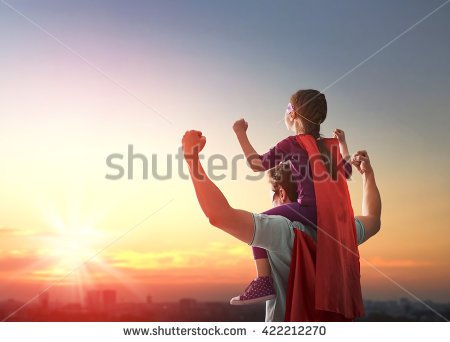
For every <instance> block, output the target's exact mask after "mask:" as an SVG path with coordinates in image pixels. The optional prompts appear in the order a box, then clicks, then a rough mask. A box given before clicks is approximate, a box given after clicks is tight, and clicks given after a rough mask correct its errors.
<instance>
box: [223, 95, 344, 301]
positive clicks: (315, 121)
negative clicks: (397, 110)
mask: <svg viewBox="0 0 450 342" xmlns="http://www.w3.org/2000/svg"><path fill="white" fill-rule="evenodd" d="M326 117H327V101H326V99H325V95H323V94H321V93H320V92H319V91H317V90H313V89H306V90H299V91H297V92H296V93H295V94H293V95H292V96H291V99H290V102H289V104H288V107H287V109H286V112H285V118H284V119H285V123H286V127H287V128H288V130H289V131H292V132H294V133H295V134H296V135H299V134H309V135H312V136H313V137H314V138H316V139H317V140H316V141H317V146H318V149H319V151H320V153H321V158H322V159H323V161H324V163H325V167H326V169H327V171H328V173H329V174H330V175H332V178H333V179H336V178H335V173H336V172H337V169H336V166H333V165H334V164H333V161H332V160H331V154H330V151H328V149H327V148H326V146H325V143H324V142H323V141H322V140H321V135H320V125H321V124H322V123H323V122H324V121H325V119H326ZM247 128H248V123H247V122H246V121H245V120H244V119H241V120H238V121H236V122H235V124H234V125H233V130H234V131H235V133H236V136H237V138H238V140H239V143H240V145H241V148H242V151H243V152H244V154H245V156H246V158H247V161H248V163H249V165H250V167H251V169H252V170H253V171H255V172H259V171H266V170H268V169H271V168H273V167H275V166H276V165H278V164H279V163H281V162H285V161H290V166H291V172H292V176H293V179H294V180H295V181H296V182H297V201H296V202H294V203H289V204H284V205H281V206H278V207H275V208H273V209H270V210H268V211H266V212H264V214H267V215H281V216H284V217H286V218H288V219H289V220H291V221H298V222H300V223H302V224H305V225H309V226H313V227H315V226H316V224H317V212H316V199H315V193H314V184H313V179H312V175H311V171H310V167H309V158H308V155H307V153H306V151H304V150H303V149H302V148H301V147H300V145H299V144H298V142H297V139H296V136H289V137H287V138H286V139H284V140H282V141H280V142H279V143H278V144H277V145H276V146H275V147H273V148H272V149H270V150H269V151H268V152H267V153H265V154H263V155H259V154H258V153H257V152H256V151H255V149H254V148H253V146H252V144H251V143H250V141H249V139H248V137H247ZM333 135H334V137H335V138H337V139H338V141H339V149H340V153H341V155H342V157H343V160H344V163H345V164H344V170H345V173H346V177H347V178H349V177H350V175H351V172H352V166H351V164H350V163H349V162H348V160H349V158H350V156H349V153H348V149H347V144H346V141H345V134H344V132H343V131H342V130H339V129H336V130H335V131H333ZM280 191H284V190H283V189H280ZM279 195H280V194H279ZM284 195H285V196H286V195H287V194H284ZM253 256H254V259H255V266H256V272H257V277H256V279H254V280H253V281H252V282H251V283H250V284H249V285H248V287H247V288H246V290H245V291H244V293H243V294H242V295H240V296H237V297H234V298H232V299H231V301H230V304H232V305H245V304H253V303H258V302H262V301H266V300H269V299H273V298H275V297H276V294H275V290H274V288H273V281H272V277H271V270H270V264H269V261H268V257H267V252H266V250H264V249H261V248H258V247H253Z"/></svg>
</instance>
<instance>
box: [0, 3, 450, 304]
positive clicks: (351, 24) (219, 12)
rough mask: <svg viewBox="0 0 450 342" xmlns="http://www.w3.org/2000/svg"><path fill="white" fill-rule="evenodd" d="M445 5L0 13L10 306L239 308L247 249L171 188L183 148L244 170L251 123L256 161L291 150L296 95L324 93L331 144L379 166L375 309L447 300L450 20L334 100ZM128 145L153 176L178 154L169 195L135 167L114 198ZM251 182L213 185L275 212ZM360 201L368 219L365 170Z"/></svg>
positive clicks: (421, 33)
mask: <svg viewBox="0 0 450 342" xmlns="http://www.w3.org/2000/svg"><path fill="white" fill-rule="evenodd" d="M442 3H444V0H439V1H438V0H429V1H415V0H414V1H409V0H408V1H407V0H402V1H395V3H393V2H392V1H360V0H358V1H357V0H354V1H343V2H336V1H325V0H323V1H300V0H297V1H287V0H286V1H265V0H258V1H256V0H255V1H250V0H246V1H221V2H219V1H213V2H211V1H206V0H205V1H191V0H190V1H181V0H179V1H133V2H127V1H95V2H92V1H84V0H83V1H39V2H35V1H25V0H23V1H22V0H21V1H13V0H7V1H2V0H0V63H1V68H0V155H1V166H0V300H3V299H7V298H16V299H20V300H27V299H29V298H31V297H32V296H34V295H35V294H36V293H37V292H38V291H40V290H42V289H44V288H46V286H48V285H49V284H52V283H53V282H55V281H57V283H55V284H54V287H53V288H52V291H54V293H55V296H57V293H60V295H58V296H61V297H60V298H59V299H60V300H61V301H64V300H80V299H82V296H83V291H84V290H86V289H89V288H94V287H95V288H116V289H118V290H119V298H120V299H123V300H129V299H131V298H138V299H140V300H143V299H144V298H145V297H146V296H147V295H151V296H153V298H154V300H156V301H160V300H178V299H179V298H181V297H193V298H197V299H200V300H218V301H227V300H229V297H230V296H235V295H238V294H239V293H240V292H241V291H242V290H243V289H244V287H245V286H246V285H247V283H248V282H249V281H250V280H251V279H252V278H253V277H254V271H253V262H252V256H251V250H250V248H249V247H248V246H246V245H245V244H243V243H240V242H239V241H237V240H234V239H233V238H231V237H228V236H226V235H225V234H224V233H222V232H221V231H219V230H218V229H216V228H214V227H212V226H210V225H209V223H208V220H207V219H206V218H205V217H204V215H203V214H202V212H201V210H200V207H199V205H198V203H197V201H196V199H195V194H194V190H193V187H192V185H191V183H190V181H189V180H186V179H183V178H182V177H180V175H179V174H178V169H177V160H176V159H175V155H176V154H177V151H178V148H179V146H180V141H181V137H182V134H183V133H184V131H185V130H187V129H199V130H202V131H203V134H204V135H205V136H206V137H207V139H208V143H207V146H206V148H205V151H204V155H205V157H206V158H207V157H210V156H212V155H214V154H222V155H224V156H225V157H226V158H227V159H228V161H229V163H231V159H232V158H233V156H235V155H237V154H239V153H241V151H240V148H239V145H238V143H237V140H236V138H235V136H234V133H233V131H232V129H231V126H232V124H233V122H234V121H235V120H236V119H239V118H241V117H244V118H246V120H247V121H248V122H249V136H250V139H251V141H252V142H253V143H254V146H255V148H256V150H257V151H258V152H260V153H263V152H265V151H267V150H268V149H269V148H270V147H272V146H273V145H274V144H275V143H276V142H278V141H279V140H281V139H283V138H284V137H286V136H287V135H289V134H290V133H289V132H287V130H286V128H285V126H284V124H283V123H282V118H283V115H284V110H285V108H286V105H287V103H288V101H289V97H290V95H291V94H292V93H293V92H294V91H296V90H297V89H302V88H315V89H319V90H323V89H326V90H325V91H324V93H325V94H326V97H327V100H328V118H327V120H326V122H325V123H324V124H323V125H322V133H323V134H324V135H327V136H330V133H331V131H332V129H334V128H341V129H343V130H345V132H346V135H347V140H348V143H349V148H350V150H351V152H355V151H356V150H358V149H367V150H368V152H369V154H370V156H371V159H372V162H373V165H374V168H375V173H376V177H377V181H378V184H379V188H380V191H381V194H382V200H383V217H382V230H381V232H380V233H379V234H378V235H377V236H376V237H374V238H373V239H371V240H370V241H368V242H367V243H366V244H364V245H362V246H361V247H360V254H361V269H362V287H363V295H364V297H365V298H372V299H392V298H400V297H409V295H408V294H407V293H406V292H404V291H403V290H402V289H400V288H399V286H397V285H396V284H394V283H393V282H392V281H391V280H389V279H387V277H390V278H392V280H394V281H395V282H397V283H398V284H400V285H401V286H402V287H404V288H405V289H407V290H408V291H410V292H411V293H413V294H415V295H416V296H418V297H419V298H421V299H433V300H437V301H446V302H448V301H450V234H448V232H449V226H450V218H449V216H448V214H449V213H450V201H449V190H450V180H449V178H448V176H447V174H448V170H449V167H450V158H449V152H448V147H449V146H450V135H449V134H448V132H449V129H450V96H449V95H450V67H449V64H448V62H449V60H450V44H449V40H448V39H449V36H450V4H448V5H445V6H443V7H442V8H441V9H440V10H438V11H436V12H435V13H434V14H433V15H431V16H430V17H428V18H427V19H426V20H424V21H423V22H421V23H420V24H418V25H417V26H416V27H414V28H413V29H411V30H410V31H409V32H407V33H406V34H404V35H403V36H401V37H400V38H399V39H398V40H396V41H395V42H393V43H392V44H390V45H389V46H387V47H386V48H385V49H384V50H383V51H381V52H380V53H379V54H376V55H375V56H374V57H373V58H371V59H370V60H368V61H367V62H365V63H364V64H363V65H361V66H360V67H358V68H357V69H356V70H354V71H353V72H351V73H350V74H348V75H347V76H346V77H345V78H343V79H341V80H340V81H339V82H337V83H335V84H334V81H336V80H338V79H339V78H340V77H341V76H342V75H344V74H345V73H346V72H348V71H349V70H351V69H352V68H353V67H355V66H356V65H358V64H359V63H360V62H362V61H364V60H365V59H366V58H367V57H369V56H370V55H372V54H373V53H374V52H376V51H377V50H378V49H380V48H381V47H382V46H383V45H385V44H386V43H388V42H390V41H391V40H392V39H394V38H395V37H397V36H398V35H400V34H401V33H402V32H404V31H405V30H406V29H408V28H409V27H411V26H412V25H414V24H415V23H417V22H418V21H419V20H421V19H422V18H424V17H425V16H426V15H427V14H429V13H430V12H432V11H433V10H434V9H436V8H437V7H438V6H440V5H441V4H442ZM330 85H332V86H330ZM130 144H132V145H133V148H134V152H135V153H141V154H143V155H145V156H147V158H148V159H149V163H150V170H151V167H152V165H154V166H157V169H158V173H159V174H165V173H166V172H167V159H166V158H167V155H169V158H170V159H171V160H172V163H173V165H172V166H173V167H172V177H171V178H170V179H168V180H156V179H155V178H154V177H153V176H152V175H151V174H150V175H149V177H148V179H143V177H142V166H141V165H140V163H139V161H137V160H136V161H135V163H134V177H133V179H132V180H129V179H127V177H124V178H122V179H120V180H108V179H106V178H105V176H106V175H107V174H111V173H115V171H114V170H111V169H110V168H108V167H107V164H106V158H107V156H109V155H110V154H113V153H119V154H123V155H124V156H125V158H126V155H127V148H128V145H130ZM152 155H155V158H156V159H154V160H153V161H152ZM155 162H156V163H155ZM155 164H157V165H155ZM121 165H123V166H124V167H125V168H126V166H127V162H126V159H124V160H123V161H122V163H121ZM185 171H186V170H185ZM249 174H250V172H249V170H248V167H247V166H246V165H245V163H244V161H242V160H240V161H239V162H238V163H237V179H234V180H232V179H231V178H232V177H231V170H230V169H228V170H227V171H226V172H225V175H226V177H225V179H223V180H221V181H218V182H217V184H218V186H219V187H220V188H221V189H222V190H223V191H224V193H225V195H226V196H227V198H228V199H229V201H230V203H231V205H233V206H234V207H237V208H242V209H247V210H249V211H253V212H262V211H264V210H266V209H268V208H269V207H270V205H271V203H270V199H269V194H268V192H269V191H268V190H269V186H268V184H267V180H266V179H265V178H262V179H260V180H258V181H249V180H247V179H246V177H245V176H246V175H249ZM349 188H350V191H351V195H352V200H353V205H354V208H355V212H356V213H359V212H360V206H361V177H360V176H359V175H358V174H357V173H356V171H355V174H354V177H353V179H352V180H351V181H350V182H349ZM94 256H95V257H94ZM92 257H94V258H93V259H92V260H90V261H89V262H88V263H86V264H85V265H83V266H82V267H81V268H79V269H77V270H75V271H74V272H73V273H71V274H69V275H68V272H70V271H71V270H72V269H73V267H76V266H77V265H79V263H80V262H82V261H83V260H87V259H90V258H92ZM367 262H369V263H370V265H369V263H367ZM374 267H375V268H376V269H374ZM382 274H384V275H385V276H383V275H382ZM65 276H66V277H65ZM64 277H65V278H64ZM58 291H60V292H58ZM63 293H64V295H63ZM53 298H54V297H53ZM409 298H411V297H409Z"/></svg>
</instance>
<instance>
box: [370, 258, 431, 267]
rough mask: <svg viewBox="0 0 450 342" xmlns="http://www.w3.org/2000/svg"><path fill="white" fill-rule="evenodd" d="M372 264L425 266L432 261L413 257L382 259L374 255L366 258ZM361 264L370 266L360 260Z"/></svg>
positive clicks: (383, 265) (382, 265)
mask: <svg viewBox="0 0 450 342" xmlns="http://www.w3.org/2000/svg"><path fill="white" fill-rule="evenodd" d="M367 261H368V262H369V263H370V264H371V265H372V266H375V267H380V268H382V267H389V268H391V267H392V268H395V267H398V268H413V267H425V266H431V265H432V264H433V263H431V262H429V261H424V260H413V259H383V258H379V257H375V258H372V259H368V260H367ZM361 265H362V266H367V267H370V266H371V265H369V264H367V263H366V262H364V260H361Z"/></svg>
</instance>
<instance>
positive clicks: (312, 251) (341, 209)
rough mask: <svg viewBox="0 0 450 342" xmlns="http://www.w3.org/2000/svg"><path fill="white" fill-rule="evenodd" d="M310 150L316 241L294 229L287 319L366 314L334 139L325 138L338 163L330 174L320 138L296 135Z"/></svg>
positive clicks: (346, 317) (349, 210)
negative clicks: (335, 171) (331, 175)
mask: <svg viewBox="0 0 450 342" xmlns="http://www.w3.org/2000/svg"><path fill="white" fill-rule="evenodd" d="M297 141H298V143H299V144H300V146H301V147H302V148H303V149H304V150H305V151H306V152H307V154H308V157H309V165H310V168H311V171H312V175H313V180H314V191H315V194H316V207H317V243H315V242H314V241H313V240H312V239H311V238H310V237H309V236H307V235H306V234H303V233H302V232H301V231H300V230H298V229H295V230H294V231H295V240H294V247H293V251H292V261H291V268H290V274H289V284H288V290H287V295H286V316H285V320H286V321H287V322H311V321H349V320H353V319H355V318H356V317H360V316H362V315H363V314H364V307H363V301H362V294H361V284H360V267H359V252H358V244H357V236H356V231H355V221H354V214H353V209H352V204H351V200H350V195H349V192H348V187H347V181H346V177H345V171H344V168H343V161H342V156H341V154H340V153H339V143H338V141H337V140H336V139H324V142H325V144H326V146H327V147H328V149H329V151H330V152H331V154H332V160H333V163H334V165H336V167H337V170H338V172H337V179H336V180H332V179H331V178H330V176H329V175H328V173H327V171H326V169H325V165H324V163H323V162H322V159H321V158H320V152H319V150H318V148H317V143H316V140H315V139H314V138H313V137H312V136H310V135H298V136H297Z"/></svg>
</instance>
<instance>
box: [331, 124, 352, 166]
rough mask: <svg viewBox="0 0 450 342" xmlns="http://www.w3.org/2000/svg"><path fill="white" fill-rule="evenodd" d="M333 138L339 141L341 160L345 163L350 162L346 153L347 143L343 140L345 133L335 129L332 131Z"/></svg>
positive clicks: (348, 154)
mask: <svg viewBox="0 0 450 342" xmlns="http://www.w3.org/2000/svg"><path fill="white" fill-rule="evenodd" d="M333 136H334V138H336V139H337V140H338V141H339V150H340V151H341V155H342V158H343V159H344V160H345V161H349V160H350V153H349V152H348V147H347V141H346V140H345V133H344V131H343V130H342V129H339V128H336V129H335V130H334V131H333Z"/></svg>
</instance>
